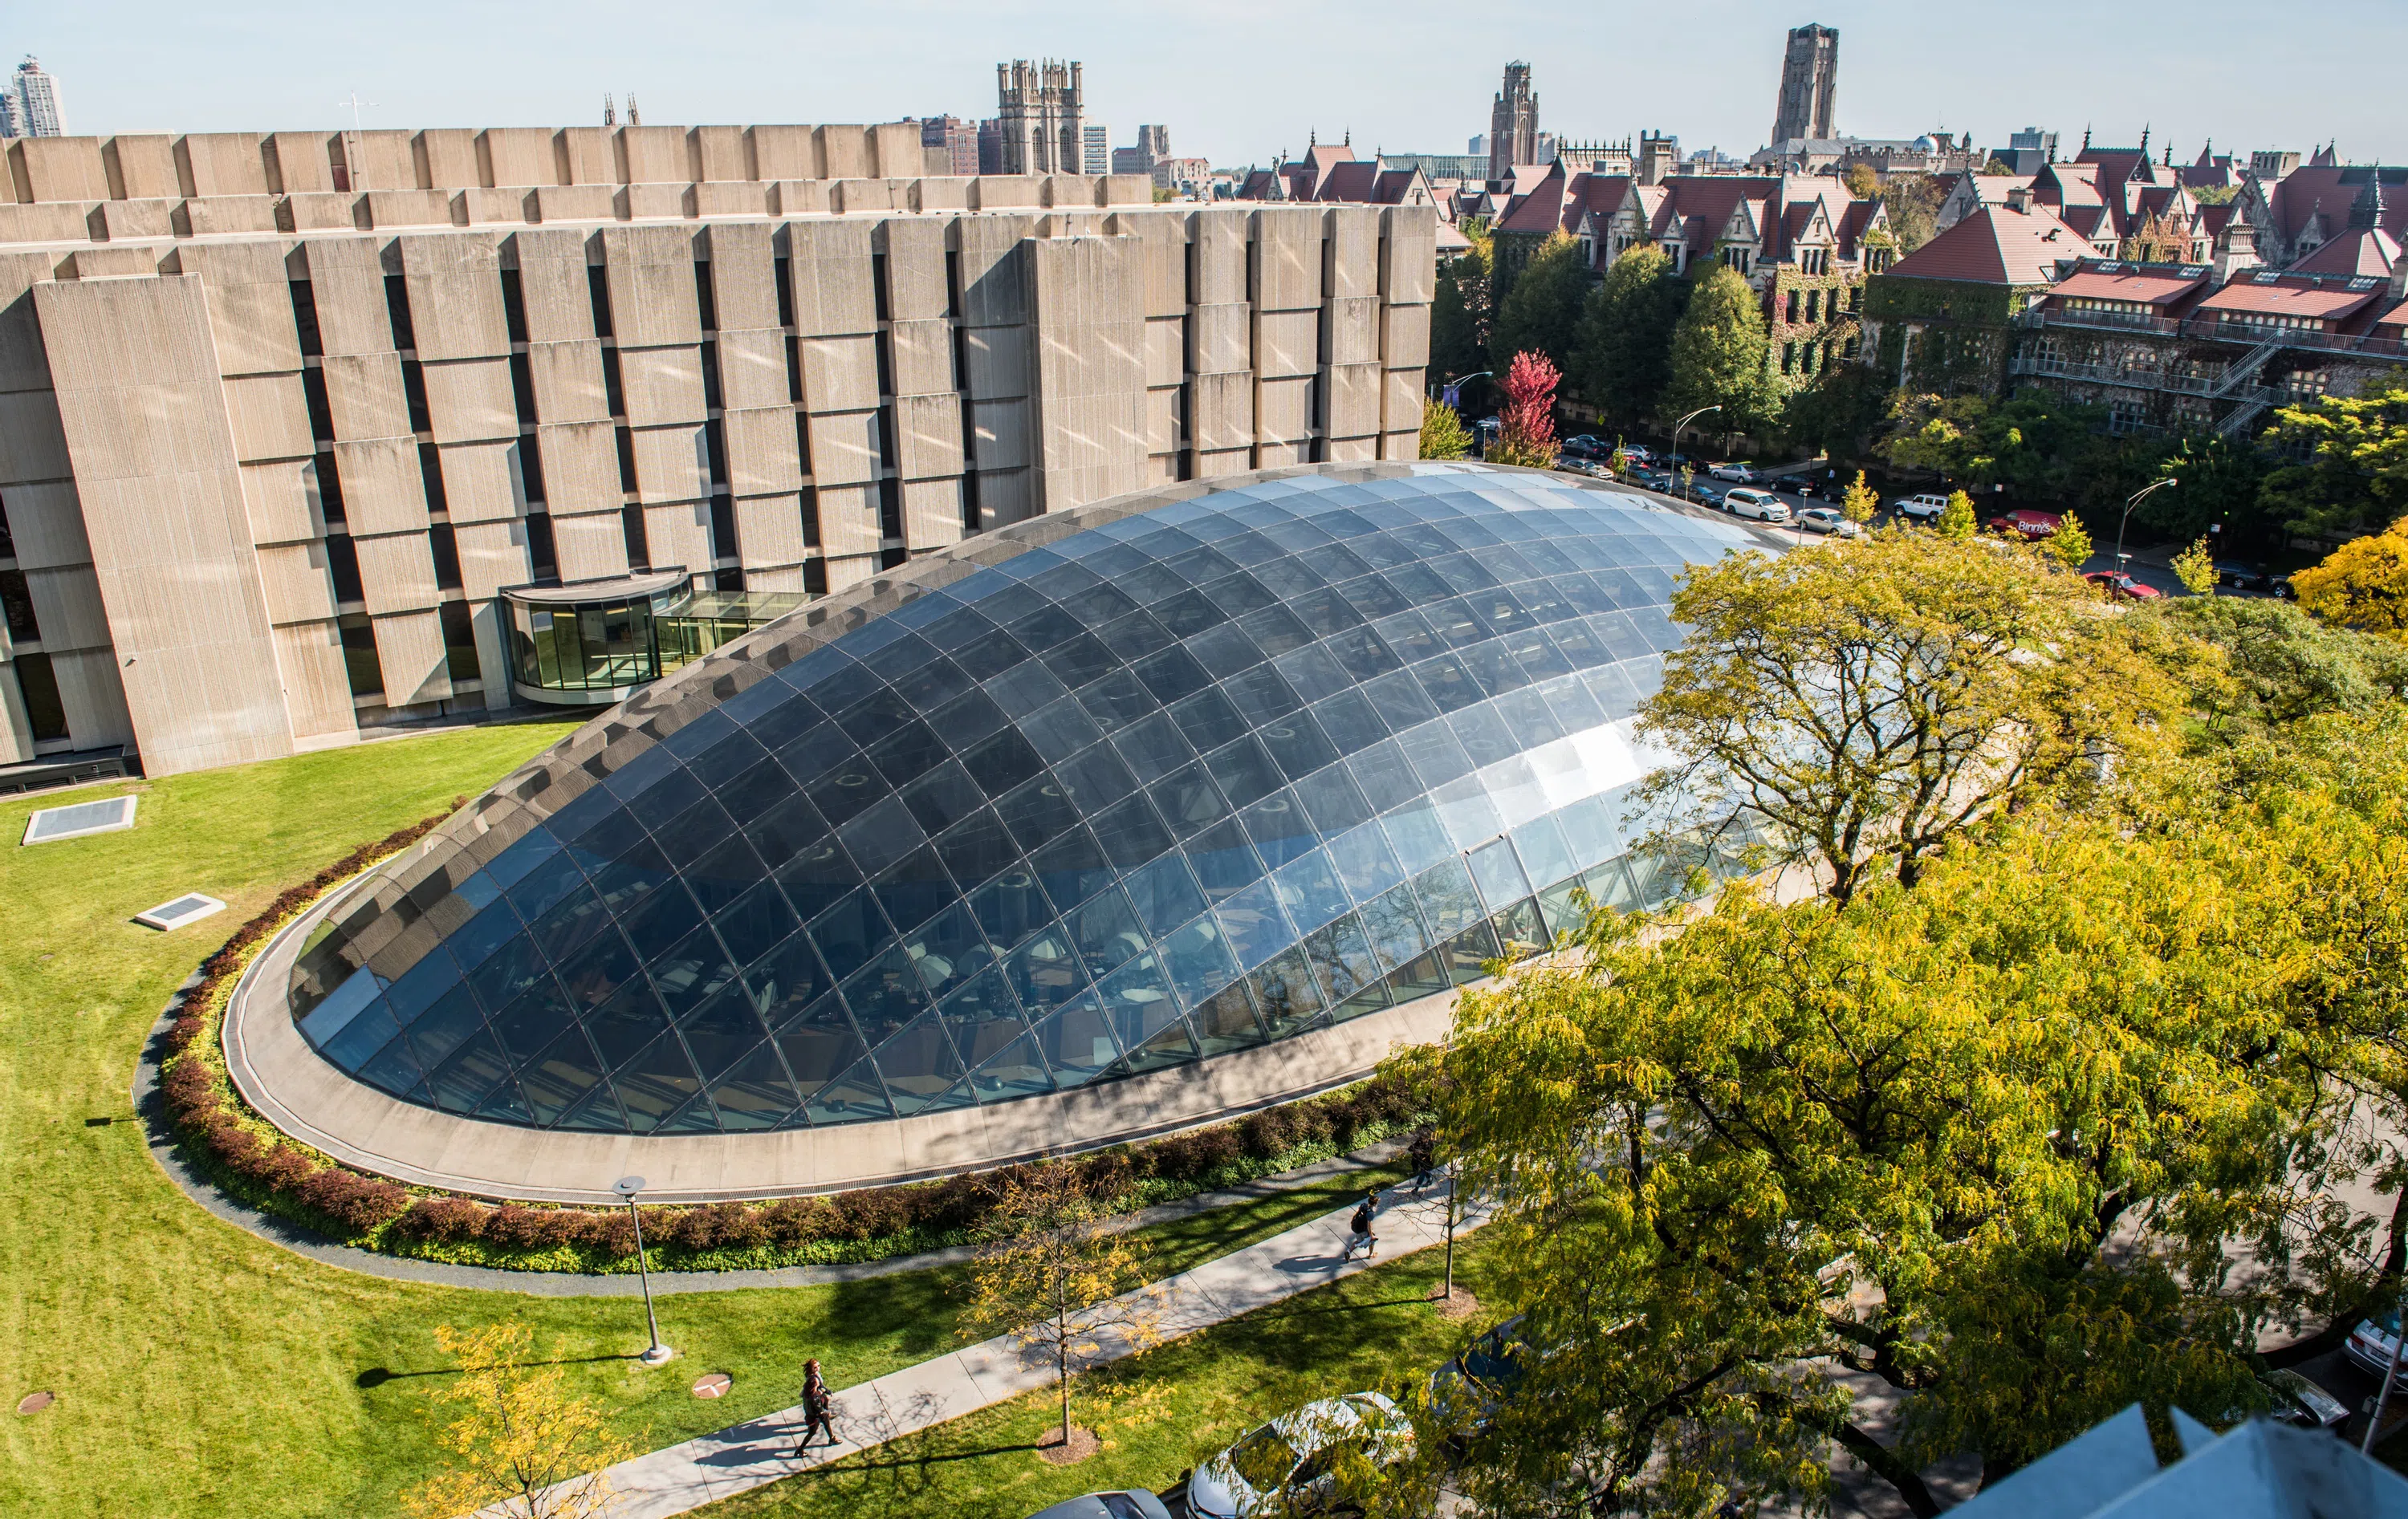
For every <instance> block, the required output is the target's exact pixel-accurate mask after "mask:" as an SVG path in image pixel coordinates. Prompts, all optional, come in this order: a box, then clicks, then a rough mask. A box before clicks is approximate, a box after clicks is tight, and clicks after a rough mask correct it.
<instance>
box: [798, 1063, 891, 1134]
mask: <svg viewBox="0 0 2408 1519" xmlns="http://www.w3.org/2000/svg"><path fill="white" fill-rule="evenodd" d="M803 1111H804V1113H805V1114H807V1115H808V1116H809V1117H810V1121H811V1122H812V1123H813V1124H814V1125H819V1124H858V1123H862V1122H864V1121H866V1120H869V1119H877V1118H892V1117H893V1116H895V1110H894V1109H893V1108H892V1107H890V1106H888V1104H887V1101H886V1088H885V1087H884V1086H883V1085H882V1084H881V1083H880V1082H879V1080H878V1068H877V1067H876V1066H875V1065H873V1064H872V1063H871V1062H870V1061H868V1060H867V1059H863V1060H860V1061H856V1062H855V1063H854V1064H853V1067H852V1068H850V1069H848V1070H846V1071H845V1073H844V1074H843V1075H841V1076H839V1077H837V1078H835V1079H834V1080H832V1081H830V1082H827V1083H826V1084H824V1085H823V1086H822V1087H821V1088H820V1089H819V1090H818V1091H816V1092H814V1093H812V1094H811V1095H810V1096H809V1097H808V1098H806V1099H805V1100H804V1103H803Z"/></svg>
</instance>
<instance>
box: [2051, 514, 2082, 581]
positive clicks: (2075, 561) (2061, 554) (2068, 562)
mask: <svg viewBox="0 0 2408 1519" xmlns="http://www.w3.org/2000/svg"><path fill="white" fill-rule="evenodd" d="M2040 547H2041V552H2042V553H2045V554H2047V555H2048V556H2049V557H2050V558H2051V559H2054V560H2056V561H2057V563H2058V564H2060V565H2063V566H2065V567H2066V568H2068V569H2073V570H2078V569H2080V568H2081V567H2082V566H2085V565H2086V564H2088V563H2090V555H2091V552H2092V545H2091V542H2090V530H2089V529H2088V528H2086V527H2085V526H2083V525H2082V519H2081V518H2079V517H2076V516H2075V515H2074V514H2073V513H2071V512H2070V511H2069V512H2067V513H2065V515H2063V516H2061V517H2059V518H2058V519H2057V531H2056V532H2054V533H2051V534H2050V535H2049V536H2048V537H2044V538H2042V539H2041V543H2040Z"/></svg>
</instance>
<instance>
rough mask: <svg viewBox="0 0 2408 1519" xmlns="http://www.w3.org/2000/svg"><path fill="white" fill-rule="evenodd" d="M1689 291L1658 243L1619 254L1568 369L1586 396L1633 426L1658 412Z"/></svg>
mask: <svg viewBox="0 0 2408 1519" xmlns="http://www.w3.org/2000/svg"><path fill="white" fill-rule="evenodd" d="M1688 295H1689V286H1688V283H1687V282H1686V281H1685V280H1681V279H1674V278H1672V261H1671V259H1670V258H1669V257H1667V256H1666V255H1665V252H1664V251H1663V250H1662V249H1660V248H1658V247H1656V245H1655V244H1653V243H1642V244H1641V245H1640V246H1639V247H1637V248H1633V249H1630V250H1628V251H1626V252H1625V253H1623V255H1622V256H1621V257H1620V258H1617V259H1615V260H1614V261H1613V267H1612V268H1610V269H1608V270H1606V271H1605V279H1604V280H1603V281H1602V282H1600V283H1599V284H1598V286H1597V287H1596V288H1595V289H1593V290H1591V291H1590V292H1589V293H1588V294H1587V296H1586V298H1585V299H1584V301H1583V302H1582V304H1581V318H1580V325H1579V327H1578V329H1577V330H1576V333H1575V335H1574V338H1573V343H1572V359H1571V364H1570V367H1569V368H1568V369H1567V371H1566V372H1567V373H1568V374H1569V375H1570V377H1571V379H1572V382H1573V384H1574V385H1575V386H1576V387H1577V388H1578V390H1579V392H1580V394H1581V396H1582V398H1583V399H1584V400H1586V401H1587V402H1589V403H1590V404H1591V405H1593V406H1595V407H1597V408H1598V409H1599V410H1601V411H1603V412H1604V413H1605V414H1606V415H1607V416H1609V417H1611V418H1613V420H1614V421H1615V422H1617V423H1623V424H1625V425H1628V424H1630V423H1636V422H1638V421H1639V420H1640V419H1641V418H1642V417H1644V416H1646V415H1648V414H1649V413H1650V412H1651V411H1653V410H1654V409H1655V408H1656V399H1657V397H1659V396H1660V395H1662V394H1663V393H1664V386H1665V383H1666V381H1667V380H1669V379H1670V376H1671V360H1672V330H1673V327H1674V326H1675V325H1676V324H1677V323H1678V322H1680V320H1681V308H1682V307H1683V306H1684V304H1685V303H1686V302H1687V300H1688Z"/></svg>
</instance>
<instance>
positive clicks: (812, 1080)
mask: <svg viewBox="0 0 2408 1519" xmlns="http://www.w3.org/2000/svg"><path fill="white" fill-rule="evenodd" d="M776 1028H777V1035H776V1038H777V1044H778V1049H779V1052H780V1053H782V1054H783V1055H784V1056H785V1057H786V1068H787V1070H788V1071H790V1072H791V1073H792V1074H793V1076H794V1078H795V1083H796V1086H797V1087H798V1088H800V1090H801V1091H802V1094H803V1095H804V1096H807V1097H808V1096H811V1095H812V1094H814V1093H816V1092H818V1091H819V1089H820V1088H821V1087H823V1086H824V1085H826V1084H827V1083H828V1082H831V1081H834V1080H835V1079H836V1078H837V1077H838V1076H839V1075H840V1074H842V1073H843V1072H845V1071H847V1070H849V1069H851V1068H853V1066H854V1065H856V1064H858V1063H859V1062H860V1060H861V1059H862V1057H863V1056H864V1055H867V1053H869V1048H868V1046H867V1045H865V1044H864V1043H862V1041H861V1036H860V1035H859V1034H857V1033H855V1032H854V1031H853V1020H852V1019H850V1018H848V1017H846V1016H845V1011H844V1004H843V1003H842V1002H840V1001H839V1000H838V999H837V998H835V997H833V996H824V997H821V998H820V999H819V1000H817V1001H816V1002H812V1003H810V1004H809V1005H807V1006H806V1007H804V1008H803V1009H801V1010H798V1011H796V1013H795V1014H794V1015H793V1016H792V1017H790V1018H788V1019H786V1020H785V1021H784V1022H783V1023H781V1024H779V1025H776ZM884 1105H885V1104H884V1101H883V1099H881V1102H880V1106H881V1107H883V1106H884Z"/></svg>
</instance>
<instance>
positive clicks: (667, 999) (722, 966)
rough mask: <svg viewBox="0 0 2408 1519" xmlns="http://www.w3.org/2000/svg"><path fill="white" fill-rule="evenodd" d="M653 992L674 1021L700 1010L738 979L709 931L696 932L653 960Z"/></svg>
mask: <svg viewBox="0 0 2408 1519" xmlns="http://www.w3.org/2000/svg"><path fill="white" fill-rule="evenodd" d="M648 968H650V970H651V971H652V989H653V990H654V991H656V992H658V993H659V994H660V998H661V1002H662V1004H663V1005H664V1006H666V1007H667V1009H668V1010H669V1014H670V1016H672V1017H676V1016H679V1015H681V1014H683V1013H685V1012H687V1011H689V1010H692V1009H694V1008H696V1007H699V1006H700V1005H701V1004H702V1002H703V1000H704V999H705V998H707V997H709V996H710V995H711V994H712V993H714V992H716V991H718V990H719V989H720V988H721V987H723V986H724V985H726V984H727V983H728V982H731V981H733V980H735V978H736V967H734V966H732V965H730V964H728V962H727V955H726V952H724V950H722V949H721V948H720V947H719V940H718V939H717V938H715V937H714V936H713V935H712V934H711V932H710V929H708V928H697V929H695V931H694V932H693V933H691V934H688V935H687V936H686V937H685V938H684V939H681V940H679V941H678V944H677V947H676V948H675V949H672V950H670V951H669V952H668V953H666V954H662V955H656V956H654V957H653V959H652V964H651V966H650V967H648Z"/></svg>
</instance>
